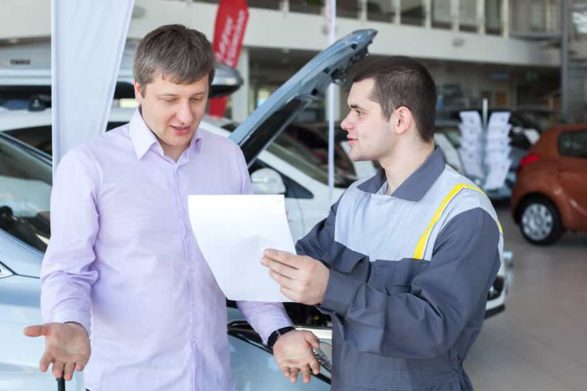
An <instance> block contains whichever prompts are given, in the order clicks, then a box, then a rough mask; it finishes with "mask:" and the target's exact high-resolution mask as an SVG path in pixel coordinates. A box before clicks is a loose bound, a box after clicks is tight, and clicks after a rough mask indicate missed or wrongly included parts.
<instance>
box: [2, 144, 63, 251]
mask: <svg viewBox="0 0 587 391" xmlns="http://www.w3.org/2000/svg"><path fill="white" fill-rule="evenodd" d="M51 180H52V179H51V168H50V167H49V166H48V165H47V164H44V163H43V162H42V161H41V160H39V159H37V158H35V157H34V156H32V155H31V154H30V152H28V151H26V150H25V149H24V148H23V147H22V146H20V145H19V144H18V143H16V142H14V141H12V140H11V139H9V138H7V137H6V138H5V137H0V228H1V229H3V230H5V231H7V232H8V233H10V234H11V235H13V236H15V237H17V238H18V239H20V240H22V241H23V242H25V243H27V244H29V245H31V246H32V247H34V248H36V249H37V250H39V251H45V249H46V248H47V243H48V242H49V236H50V229H49V203H50V197H51Z"/></svg>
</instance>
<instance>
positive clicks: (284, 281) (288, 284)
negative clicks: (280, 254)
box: [269, 271, 295, 290]
mask: <svg viewBox="0 0 587 391" xmlns="http://www.w3.org/2000/svg"><path fill="white" fill-rule="evenodd" d="M269 276H270V277H271V278H273V279H274V280H275V281H276V282H277V283H278V284H279V285H281V286H282V287H285V288H287V289H290V290H291V289H293V287H294V285H295V281H294V280H292V279H291V278H287V277H284V276H282V275H281V274H279V273H275V272H273V271H270V272H269Z"/></svg>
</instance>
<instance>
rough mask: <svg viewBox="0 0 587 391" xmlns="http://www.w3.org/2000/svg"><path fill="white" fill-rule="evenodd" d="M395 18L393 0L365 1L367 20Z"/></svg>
mask: <svg viewBox="0 0 587 391" xmlns="http://www.w3.org/2000/svg"><path fill="white" fill-rule="evenodd" d="M394 19H395V7H394V0H369V1H367V20H373V21H377V22H393V21H394Z"/></svg>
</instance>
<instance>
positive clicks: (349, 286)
mask: <svg viewBox="0 0 587 391" xmlns="http://www.w3.org/2000/svg"><path fill="white" fill-rule="evenodd" d="M361 285H362V283H361V282H360V281H358V280H356V279H354V278H352V277H350V276H348V275H346V274H344V273H341V272H338V271H336V270H333V269H330V276H329V278H328V285H327V286H326V291H325V292H324V298H323V300H322V304H320V307H322V308H324V309H325V310H328V311H332V312H335V313H336V314H338V315H340V316H346V313H347V311H348V308H349V306H350V305H351V304H352V302H353V300H354V299H355V295H356V294H357V291H358V290H359V288H360V287H361Z"/></svg>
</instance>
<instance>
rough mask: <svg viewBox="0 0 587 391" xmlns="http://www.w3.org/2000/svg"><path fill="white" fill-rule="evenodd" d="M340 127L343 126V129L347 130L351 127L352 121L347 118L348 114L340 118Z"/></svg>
mask: <svg viewBox="0 0 587 391" xmlns="http://www.w3.org/2000/svg"><path fill="white" fill-rule="evenodd" d="M340 127H341V128H343V129H344V130H346V131H347V132H348V131H349V130H350V129H351V127H352V123H351V121H350V120H349V116H348V114H347V116H346V117H344V119H343V120H342V122H341V123H340Z"/></svg>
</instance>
